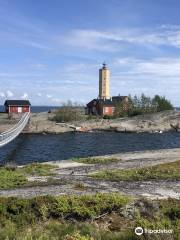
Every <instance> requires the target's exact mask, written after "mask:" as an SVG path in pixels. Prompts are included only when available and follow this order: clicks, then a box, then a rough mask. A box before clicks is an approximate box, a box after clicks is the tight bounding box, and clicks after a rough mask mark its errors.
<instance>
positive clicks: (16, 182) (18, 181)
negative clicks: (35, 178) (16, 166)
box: [0, 168, 27, 189]
mask: <svg viewBox="0 0 180 240" xmlns="http://www.w3.org/2000/svg"><path fill="white" fill-rule="evenodd" d="M26 183H27V179H26V177H25V175H24V174H23V173H21V172H19V171H17V170H15V171H12V170H7V169H5V168H0V189H9V188H16V187H19V186H24V185H25V184H26Z"/></svg>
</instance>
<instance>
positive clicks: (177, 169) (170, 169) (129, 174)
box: [91, 160, 180, 181]
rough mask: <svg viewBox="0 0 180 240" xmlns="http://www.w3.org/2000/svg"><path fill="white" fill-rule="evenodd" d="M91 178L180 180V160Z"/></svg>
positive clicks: (102, 173) (110, 171)
mask: <svg viewBox="0 0 180 240" xmlns="http://www.w3.org/2000/svg"><path fill="white" fill-rule="evenodd" d="M91 177H93V178H98V179H105V180H110V181H141V180H153V179H159V180H161V179H162V180H168V179H170V180H180V160H178V161H175V162H171V163H164V164H158V165H156V166H152V167H144V168H133V169H126V170H124V169H117V170H103V171H99V172H97V173H95V174H91Z"/></svg>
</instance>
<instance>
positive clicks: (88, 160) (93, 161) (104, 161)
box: [73, 157, 119, 164]
mask: <svg viewBox="0 0 180 240" xmlns="http://www.w3.org/2000/svg"><path fill="white" fill-rule="evenodd" d="M73 161H75V162H79V163H86V164H108V163H113V162H118V161H119V160H118V159H117V158H92V157H87V158H74V159H73Z"/></svg>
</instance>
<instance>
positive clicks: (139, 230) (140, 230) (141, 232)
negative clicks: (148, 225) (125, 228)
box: [135, 227, 143, 236]
mask: <svg viewBox="0 0 180 240" xmlns="http://www.w3.org/2000/svg"><path fill="white" fill-rule="evenodd" d="M135 234H136V235H139V236H140V235H142V234H143V228H142V227H137V228H135Z"/></svg>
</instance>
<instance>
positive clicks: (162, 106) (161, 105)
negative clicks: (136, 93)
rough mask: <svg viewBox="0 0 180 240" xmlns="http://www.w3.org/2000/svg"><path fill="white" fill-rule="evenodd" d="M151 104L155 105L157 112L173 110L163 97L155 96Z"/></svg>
mask: <svg viewBox="0 0 180 240" xmlns="http://www.w3.org/2000/svg"><path fill="white" fill-rule="evenodd" d="M153 103H154V104H156V105H157V112H161V111H165V110H173V109H174V107H173V105H172V104H171V102H170V101H169V100H167V99H166V98H165V97H164V96H159V95H155V97H154V98H153Z"/></svg>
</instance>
